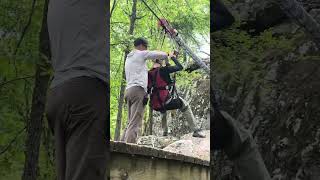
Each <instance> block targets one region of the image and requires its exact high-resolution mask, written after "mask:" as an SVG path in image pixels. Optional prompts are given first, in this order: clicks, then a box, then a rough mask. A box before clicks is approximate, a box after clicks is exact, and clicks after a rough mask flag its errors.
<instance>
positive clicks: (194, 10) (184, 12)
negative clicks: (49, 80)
mask: <svg viewBox="0 0 320 180" xmlns="http://www.w3.org/2000/svg"><path fill="white" fill-rule="evenodd" d="M146 2H147V4H148V5H149V6H150V7H151V8H152V9H153V10H154V11H155V12H156V13H157V15H158V16H159V17H161V18H162V17H164V18H166V19H167V20H168V21H169V22H170V23H171V25H172V26H173V27H174V28H176V29H177V30H178V31H179V33H180V35H181V36H182V37H183V38H184V39H185V41H186V42H187V43H188V44H189V45H190V46H191V47H193V49H194V50H197V48H198V47H197V46H198V44H199V43H200V42H199V41H200V40H199V38H197V37H196V35H202V36H208V34H209V24H210V21H209V18H210V16H209V13H210V10H209V5H210V1H208V0H200V1H199V0H198V1H196V0H188V1H186V0H172V1H165V0H154V2H156V4H157V5H158V7H159V8H160V9H161V12H160V11H159V10H158V9H157V7H156V5H155V4H154V3H153V1H152V0H146ZM112 5H113V4H111V5H110V6H111V7H112ZM131 8H132V1H117V4H116V7H115V9H114V11H113V14H112V17H111V26H110V38H111V39H110V44H111V46H110V47H111V49H110V52H111V56H110V75H111V76H110V82H111V84H110V86H111V92H110V93H111V94H110V97H111V99H110V127H111V137H112V138H113V136H114V131H115V125H116V119H117V112H118V99H119V93H120V84H121V80H123V79H122V71H123V64H124V50H126V49H127V47H129V49H130V50H131V49H132V43H133V40H134V39H135V38H137V37H141V36H142V37H145V38H147V39H148V41H149V44H150V49H159V50H162V51H166V52H170V51H172V48H173V46H172V43H171V42H170V40H169V39H168V38H165V39H164V42H163V46H162V47H161V44H162V41H163V35H162V34H161V33H160V30H159V29H158V27H157V19H156V18H155V17H154V16H153V15H152V13H151V12H150V11H149V10H148V9H147V8H146V6H145V5H144V4H143V3H142V2H141V1H138V4H137V17H138V18H139V19H137V21H136V22H135V28H134V33H133V34H134V35H132V36H131V35H128V32H129V24H130V17H129V14H131ZM181 59H182V58H180V61H182V60H181ZM148 66H149V67H150V63H149V64H148ZM197 76H199V73H197V72H195V73H192V74H188V73H186V72H183V73H179V74H178V75H177V82H178V85H179V84H187V83H192V79H193V78H196V77H197ZM186 77H188V78H186ZM123 81H124V80H123ZM125 107H126V106H125ZM147 112H148V110H146V111H145V113H146V114H145V116H144V117H147ZM126 119H127V111H126V109H124V112H123V116H122V130H123V129H124V128H125V126H126Z"/></svg>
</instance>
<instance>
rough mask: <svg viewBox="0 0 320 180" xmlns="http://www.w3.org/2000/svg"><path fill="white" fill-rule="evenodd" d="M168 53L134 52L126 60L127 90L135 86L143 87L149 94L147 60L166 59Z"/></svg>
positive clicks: (135, 50)
mask: <svg viewBox="0 0 320 180" xmlns="http://www.w3.org/2000/svg"><path fill="white" fill-rule="evenodd" d="M166 58H168V55H167V53H165V52H162V51H148V50H145V51H140V50H137V49H134V50H132V51H131V52H130V53H129V54H128V55H127V59H126V64H125V72H126V81H127V86H126V89H129V88H130V87H133V86H141V87H142V88H143V89H144V90H145V91H146V92H147V86H148V68H147V62H146V60H147V59H150V60H155V59H160V60H162V59H166Z"/></svg>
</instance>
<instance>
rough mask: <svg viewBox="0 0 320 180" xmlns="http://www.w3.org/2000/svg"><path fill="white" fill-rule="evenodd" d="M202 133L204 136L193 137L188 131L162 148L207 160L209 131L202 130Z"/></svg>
mask: <svg viewBox="0 0 320 180" xmlns="http://www.w3.org/2000/svg"><path fill="white" fill-rule="evenodd" d="M202 133H203V134H205V135H206V138H194V137H192V133H189V134H186V135H184V136H182V137H181V139H180V140H178V141H176V142H174V143H172V144H170V145H168V146H167V147H165V148H164V149H163V150H165V151H169V152H174V153H178V154H183V155H186V156H192V157H197V158H200V159H203V160H207V161H209V160H210V131H203V132H202Z"/></svg>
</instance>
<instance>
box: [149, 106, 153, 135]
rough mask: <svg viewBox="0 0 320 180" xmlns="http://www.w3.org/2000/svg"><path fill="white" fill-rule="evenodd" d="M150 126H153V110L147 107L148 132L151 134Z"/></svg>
mask: <svg viewBox="0 0 320 180" xmlns="http://www.w3.org/2000/svg"><path fill="white" fill-rule="evenodd" d="M152 128H153V110H152V108H151V107H149V134H148V135H152Z"/></svg>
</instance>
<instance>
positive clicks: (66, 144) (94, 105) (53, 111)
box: [47, 77, 109, 180]
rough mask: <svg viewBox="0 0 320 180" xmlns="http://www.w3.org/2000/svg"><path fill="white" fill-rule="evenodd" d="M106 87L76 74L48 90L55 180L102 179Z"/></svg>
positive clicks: (96, 80)
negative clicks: (54, 156)
mask: <svg viewBox="0 0 320 180" xmlns="http://www.w3.org/2000/svg"><path fill="white" fill-rule="evenodd" d="M108 91H109V88H108V86H107V84H106V83H104V82H103V81H100V80H98V79H96V78H90V77H79V78H74V79H71V80H69V81H67V82H65V83H63V84H62V85H60V86H57V87H55V88H53V89H52V90H51V91H50V92H49V94H48V105H47V118H48V122H49V126H50V128H51V129H52V131H53V133H54V139H55V148H56V165H57V171H58V173H57V176H58V180H91V179H94V180H104V179H105V173H106V166H107V163H108V162H107V153H108V146H107V134H106V132H107V123H108V120H107V108H109V103H108V102H109V97H108V95H107V94H108Z"/></svg>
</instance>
